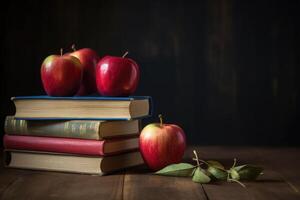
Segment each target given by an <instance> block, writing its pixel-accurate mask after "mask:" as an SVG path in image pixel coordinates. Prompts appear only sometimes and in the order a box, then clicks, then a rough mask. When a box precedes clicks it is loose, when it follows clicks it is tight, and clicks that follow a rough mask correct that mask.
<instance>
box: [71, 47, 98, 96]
mask: <svg viewBox="0 0 300 200" xmlns="http://www.w3.org/2000/svg"><path fill="white" fill-rule="evenodd" d="M72 50H73V52H72V53H69V55H71V56H74V57H76V58H78V59H79V60H80V62H81V64H82V68H83V76H82V82H81V84H80V88H79V90H78V91H77V94H76V95H78V96H84V95H89V94H93V93H96V92H97V86H96V65H97V63H98V61H99V56H98V54H97V53H96V52H95V51H94V50H93V49H90V48H83V49H79V50H76V49H75V45H74V44H73V45H72Z"/></svg>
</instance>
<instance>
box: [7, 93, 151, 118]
mask: <svg viewBox="0 0 300 200" xmlns="http://www.w3.org/2000/svg"><path fill="white" fill-rule="evenodd" d="M11 99H12V101H13V102H14V104H15V107H16V113H15V117H16V118H19V119H39V120H41V119H84V120H87V119H90V120H91V119H96V120H130V119H137V118H144V117H147V116H149V115H151V107H152V106H151V97H148V96H138V97H50V96H23V97H12V98H11Z"/></svg>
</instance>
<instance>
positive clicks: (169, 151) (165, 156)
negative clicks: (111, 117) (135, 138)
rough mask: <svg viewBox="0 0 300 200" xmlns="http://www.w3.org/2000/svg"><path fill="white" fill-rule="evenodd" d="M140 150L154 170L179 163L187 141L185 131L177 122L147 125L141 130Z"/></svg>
mask: <svg viewBox="0 0 300 200" xmlns="http://www.w3.org/2000/svg"><path fill="white" fill-rule="evenodd" d="M139 143H140V151H141V154H142V156H143V158H144V161H145V163H146V164H147V165H148V167H149V168H150V169H152V170H155V171H156V170H160V169H162V168H164V167H166V166H167V165H170V164H174V163H179V162H180V161H181V159H182V157H183V154H184V151H185V147H186V141H185V134H184V131H183V130H182V129H181V128H180V127H179V126H177V125H175V124H163V123H162V118H161V115H160V123H153V124H149V125H147V126H146V127H145V128H144V129H143V130H142V132H141V135H140V139H139Z"/></svg>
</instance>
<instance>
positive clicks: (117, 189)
mask: <svg viewBox="0 0 300 200" xmlns="http://www.w3.org/2000/svg"><path fill="white" fill-rule="evenodd" d="M193 149H196V150H197V151H198V154H199V156H200V157H201V158H202V159H216V160H219V161H221V162H222V163H224V164H225V166H227V167H230V166H231V164H232V159H233V158H234V157H236V158H238V163H240V164H245V163H251V164H257V165H261V166H263V167H264V168H265V171H264V175H262V176H261V177H260V178H259V179H258V180H257V181H255V182H254V181H253V182H244V183H245V185H246V188H243V187H241V186H240V185H238V184H236V183H227V182H219V183H212V184H204V185H201V184H197V183H193V182H192V181H191V179H190V178H180V177H162V176H155V175H152V174H151V173H150V172H149V171H147V169H146V168H145V167H138V168H133V169H130V170H126V171H123V172H119V173H117V174H113V175H107V176H102V177H99V176H91V175H80V174H65V173H55V172H42V171H31V170H17V169H7V168H3V166H1V168H0V199H43V200H46V199H70V200H71V199H72V200H76V199H81V200H82V199H90V200H91V199H105V200H108V199H143V200H147V199H189V200H193V199H198V200H202V199H203V200H208V199H209V200H219V199H222V200H224V199H225V200H235V199H238V200H248V199H249V200H256V199H259V200H261V199H270V200H273V199H283V200H294V199H297V200H299V199H300V148H296V147H293V148H292V147H285V148H275V147H224V146H204V147H189V148H188V150H187V151H186V154H185V160H190V158H191V157H192V150H193Z"/></svg>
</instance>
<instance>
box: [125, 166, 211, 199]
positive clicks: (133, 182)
mask: <svg viewBox="0 0 300 200" xmlns="http://www.w3.org/2000/svg"><path fill="white" fill-rule="evenodd" d="M146 172H148V171H147V170H140V171H138V172H137V171H135V172H134V173H133V172H132V171H129V172H127V173H126V174H125V178H124V190H123V198H124V199H125V200H135V199H137V200H138V199H143V200H152V199H153V200H156V199H160V200H163V199H189V200H193V199H197V200H206V199H207V198H206V196H205V194H204V192H203V188H202V187H201V185H200V184H197V183H194V182H192V180H191V178H185V177H164V176H156V175H152V174H149V172H148V173H146Z"/></svg>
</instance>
